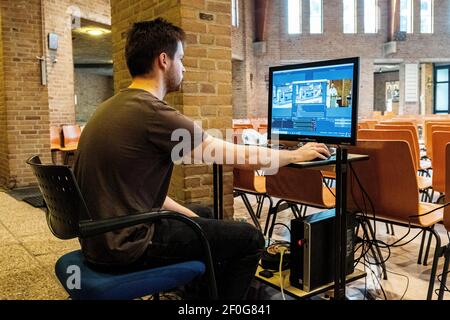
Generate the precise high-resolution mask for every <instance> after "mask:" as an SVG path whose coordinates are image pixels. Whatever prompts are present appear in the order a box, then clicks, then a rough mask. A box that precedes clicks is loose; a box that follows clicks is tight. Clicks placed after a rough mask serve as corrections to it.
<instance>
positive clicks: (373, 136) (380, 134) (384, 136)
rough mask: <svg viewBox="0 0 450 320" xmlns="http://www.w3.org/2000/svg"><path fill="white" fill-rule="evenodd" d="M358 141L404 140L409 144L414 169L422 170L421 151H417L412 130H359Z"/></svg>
mask: <svg viewBox="0 0 450 320" xmlns="http://www.w3.org/2000/svg"><path fill="white" fill-rule="evenodd" d="M358 139H361V140H403V141H406V142H408V145H409V149H410V152H411V156H412V159H413V161H414V167H415V168H416V170H418V168H420V150H417V149H416V144H415V142H414V137H413V134H412V132H411V131H410V130H381V129H376V130H359V131H358Z"/></svg>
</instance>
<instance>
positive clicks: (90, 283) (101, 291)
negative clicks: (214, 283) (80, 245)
mask: <svg viewBox="0 0 450 320" xmlns="http://www.w3.org/2000/svg"><path fill="white" fill-rule="evenodd" d="M77 267H78V268H79V269H78V268H77ZM74 270H75V271H74ZM78 270H79V275H80V277H79V285H80V286H79V289H78V288H73V287H74V286H75V285H76V284H77V283H76V278H75V276H76V274H77V271H78ZM204 272H205V265H204V263H203V262H201V261H187V262H182V263H177V264H173V265H168V266H163V267H158V268H153V269H146V270H141V271H137V272H131V273H103V272H98V271H95V270H93V269H91V268H90V267H89V265H88V264H87V263H86V260H85V258H84V256H83V254H82V252H81V251H80V250H78V251H73V252H70V253H67V254H65V255H64V256H62V257H60V258H59V259H58V261H57V262H56V265H55V273H56V276H57V277H58V279H59V281H60V282H61V284H62V285H63V287H64V288H65V289H66V291H67V292H68V293H69V295H70V297H71V298H72V299H74V300H92V299H95V300H97V299H98V300H119V299H120V300H122V299H135V298H139V297H143V296H146V295H150V294H154V293H159V292H164V291H168V290H171V289H174V288H176V287H179V286H182V285H184V284H186V283H188V282H190V281H192V280H193V279H194V278H196V277H198V276H200V275H202V274H203V273H204Z"/></svg>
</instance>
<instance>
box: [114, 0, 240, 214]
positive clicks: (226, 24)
mask: <svg viewBox="0 0 450 320" xmlns="http://www.w3.org/2000/svg"><path fill="white" fill-rule="evenodd" d="M111 13H112V14H111V21H112V24H111V26H112V37H113V58H114V81H115V90H116V91H117V90H119V89H121V88H124V87H126V86H128V85H129V83H130V76H129V74H128V71H127V68H126V63H125V58H124V47H125V40H126V31H127V30H128V29H129V27H130V26H131V25H132V23H134V22H136V21H142V20H151V19H154V18H156V17H163V18H165V19H167V20H169V21H171V22H172V23H174V24H176V25H178V26H180V27H182V28H183V29H184V31H185V32H186V34H187V39H186V46H185V58H184V64H185V67H186V73H185V75H184V82H183V86H182V89H181V91H180V92H177V93H173V94H171V95H170V96H168V97H167V98H166V100H167V102H168V103H170V104H171V105H172V106H174V107H175V108H177V109H178V110H180V112H182V113H183V114H185V115H186V116H188V117H190V118H192V119H194V120H196V121H200V122H201V123H202V125H203V128H204V129H205V130H206V129H209V128H215V129H225V128H231V118H232V106H231V91H232V90H231V1H230V0H220V1H219V0H216V1H210V0H162V1H158V2H157V3H155V1H148V0H112V1H111ZM224 171H225V174H224V209H225V210H224V214H225V216H226V217H228V218H229V217H232V216H233V195H232V193H233V192H232V191H233V190H232V173H231V170H230V169H229V168H225V170H224ZM211 173H212V167H211V166H206V165H182V166H177V167H176V168H175V170H174V173H173V176H172V182H171V188H170V195H171V196H173V197H174V198H175V199H177V200H178V201H180V202H182V203H185V204H187V203H203V204H212V201H213V200H212V195H213V190H212V175H211Z"/></svg>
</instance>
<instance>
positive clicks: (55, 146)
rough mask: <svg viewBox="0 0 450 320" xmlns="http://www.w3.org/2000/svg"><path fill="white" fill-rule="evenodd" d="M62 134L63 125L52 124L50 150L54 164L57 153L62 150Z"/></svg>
mask: <svg viewBox="0 0 450 320" xmlns="http://www.w3.org/2000/svg"><path fill="white" fill-rule="evenodd" d="M61 136H62V130H61V127H57V126H50V152H51V154H52V162H53V164H56V153H57V152H58V151H60V150H61Z"/></svg>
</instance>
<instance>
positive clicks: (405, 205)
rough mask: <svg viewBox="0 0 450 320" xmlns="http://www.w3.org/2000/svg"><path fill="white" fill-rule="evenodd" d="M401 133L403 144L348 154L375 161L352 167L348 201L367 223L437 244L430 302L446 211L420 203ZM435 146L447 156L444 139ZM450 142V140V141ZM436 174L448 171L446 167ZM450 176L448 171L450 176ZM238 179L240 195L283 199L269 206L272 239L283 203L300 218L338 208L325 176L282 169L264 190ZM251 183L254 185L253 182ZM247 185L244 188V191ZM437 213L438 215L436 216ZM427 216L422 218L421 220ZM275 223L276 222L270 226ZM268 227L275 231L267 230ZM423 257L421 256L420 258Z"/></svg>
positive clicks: (378, 143) (365, 146)
mask: <svg viewBox="0 0 450 320" xmlns="http://www.w3.org/2000/svg"><path fill="white" fill-rule="evenodd" d="M374 131H376V130H374ZM399 132H400V133H398V135H397V136H395V139H400V140H392V139H386V140H384V139H381V140H359V141H358V145H357V146H356V147H350V148H349V152H350V153H357V154H358V153H359V154H368V155H369V158H370V159H369V160H368V161H362V162H361V163H355V164H354V165H352V170H351V171H352V173H351V177H350V179H349V180H350V183H347V187H348V188H349V189H348V190H347V195H348V196H349V197H350V198H349V199H348V203H350V205H349V209H351V210H353V211H355V212H358V213H360V214H362V213H364V216H365V217H366V218H371V219H374V220H376V221H383V222H386V223H392V224H396V225H402V226H411V227H412V228H419V229H422V230H423V231H424V232H425V231H427V232H429V233H430V237H431V236H433V237H434V238H435V240H436V247H435V251H434V255H433V264H432V270H431V275H430V283H429V289H428V293H427V298H428V299H431V297H432V292H433V287H434V281H435V277H436V269H437V259H438V258H439V257H440V256H442V254H443V252H444V251H443V249H442V247H441V242H440V238H439V236H438V234H437V233H436V231H435V230H434V225H435V224H436V223H439V222H442V221H443V210H442V209H441V208H440V206H439V205H438V204H433V203H429V202H423V201H419V191H420V187H419V179H418V177H417V160H415V159H416V157H414V154H415V153H414V152H412V148H411V146H410V143H409V142H408V140H409V139H410V136H411V132H410V131H408V130H404V131H403V132H402V131H399ZM436 134H447V132H437V133H436ZM448 136H450V135H448ZM392 138H393V137H392ZM435 141H440V143H441V145H439V146H436V148H437V149H439V150H440V151H439V153H442V154H444V151H442V150H443V149H444V148H443V147H442V144H443V143H444V141H445V139H436V140H435ZM448 142H450V140H447V143H448ZM437 149H436V150H437ZM439 157H440V155H439ZM413 158H414V160H413ZM449 159H450V157H449V156H447V157H446V160H445V161H442V163H445V164H446V166H448V165H449V162H450V160H449ZM437 170H444V171H445V169H444V168H442V166H441V165H440V166H439V169H437ZM449 171H450V170H446V174H447V175H448V172H449ZM236 176H239V177H240V179H235V189H240V190H241V192H244V193H245V191H246V190H251V191H252V192H253V194H255V195H257V196H261V197H264V198H262V201H264V199H265V198H269V199H270V196H273V197H277V198H280V199H282V200H280V201H279V203H277V205H276V206H275V207H274V206H273V203H272V200H270V201H271V205H270V209H269V214H268V217H267V220H266V226H265V228H264V233H265V234H266V233H267V232H268V231H269V235H270V231H271V229H272V228H273V225H274V223H275V219H276V213H277V212H278V210H279V209H280V208H279V207H280V203H281V201H285V202H286V203H287V204H288V207H291V209H292V211H293V212H294V215H296V216H298V215H299V214H300V212H299V210H298V209H295V205H296V204H300V205H306V206H313V207H317V208H333V207H334V202H335V200H334V189H333V188H329V187H327V186H324V185H323V183H322V181H323V174H322V173H321V172H320V171H318V170H298V169H292V168H281V170H280V171H279V172H278V174H277V175H275V176H267V177H265V188H264V177H260V176H257V177H255V176H254V173H253V172H252V171H250V172H249V173H248V172H247V179H242V177H243V173H242V170H236V169H235V178H236ZM249 177H250V178H254V179H249ZM242 181H245V183H244V184H241V185H240V183H242ZM356 181H358V182H356ZM449 181H450V176H448V177H447V179H444V182H442V184H444V185H445V184H447V185H449ZM444 189H445V188H444ZM362 190H364V192H362ZM364 195H367V196H368V197H369V199H370V200H368V199H364V197H365V196H364ZM364 203H366V204H367V203H370V207H367V205H366V207H364V206H363V204H364ZM261 209H262V204H261V203H258V211H259V212H260V211H261ZM432 210H435V211H433V212H432ZM422 214H423V216H419V215H422ZM270 217H272V222H271V223H270ZM269 225H270V226H271V227H270V229H269V230H268V226H269ZM369 226H370V224H369ZM430 239H431V238H430ZM421 254H422V253H420V254H419V255H420V256H421ZM380 255H381V254H380ZM374 256H375V254H374ZM383 271H385V270H383Z"/></svg>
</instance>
